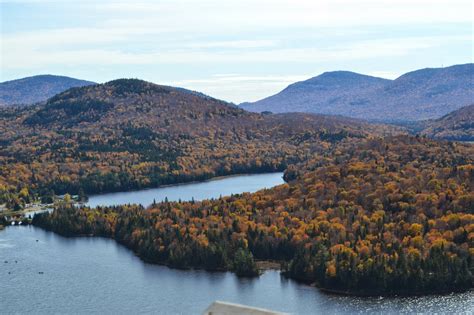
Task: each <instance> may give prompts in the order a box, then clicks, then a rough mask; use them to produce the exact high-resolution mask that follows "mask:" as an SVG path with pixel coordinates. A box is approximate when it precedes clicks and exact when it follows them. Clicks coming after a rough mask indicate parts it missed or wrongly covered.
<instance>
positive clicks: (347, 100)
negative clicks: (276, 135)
mask: <svg viewBox="0 0 474 315" xmlns="http://www.w3.org/2000/svg"><path fill="white" fill-rule="evenodd" d="M473 76H474V64H472V63H468V64H462V65H454V66H450V67H445V68H425V69H419V70H415V71H412V72H408V73H405V74H403V75H401V76H400V77H398V78H397V79H395V80H388V79H382V78H377V77H372V76H367V75H363V74H358V73H354V72H350V71H332V72H324V73H323V74H321V75H318V76H316V77H313V78H310V79H308V80H306V81H301V82H296V83H293V84H291V85H289V86H288V87H286V88H285V89H283V90H282V91H280V92H279V93H277V94H275V95H272V96H269V97H266V98H264V99H262V100H259V101H256V102H253V103H242V104H240V106H241V107H242V108H244V109H246V110H249V111H255V112H263V111H270V112H274V113H280V112H311V113H319V114H329V115H337V114H339V115H343V116H348V117H353V118H362V119H369V120H377V121H386V122H389V121H404V120H405V121H410V120H414V121H416V120H426V119H436V118H439V117H441V116H443V115H445V114H448V113H449V112H451V111H453V110H456V109H458V108H460V107H462V106H465V105H468V104H470V103H471V102H472V100H473V99H474V79H473ZM334 77H336V78H337V79H335V80H334V79H333V78H334ZM347 78H349V79H347ZM334 81H335V82H334Z"/></svg>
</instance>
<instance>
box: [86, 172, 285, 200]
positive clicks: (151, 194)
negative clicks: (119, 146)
mask: <svg viewBox="0 0 474 315" xmlns="http://www.w3.org/2000/svg"><path fill="white" fill-rule="evenodd" d="M283 183H284V181H283V173H281V172H278V173H267V174H253V175H238V176H229V177H222V178H218V179H213V180H208V181H204V182H199V183H188V184H181V185H172V186H165V187H160V188H151V189H143V190H138V191H128V192H118V193H109V194H102V195H94V196H90V197H89V201H88V202H87V205H88V206H91V207H96V206H100V205H102V206H113V205H121V204H127V203H140V204H142V205H144V206H147V205H150V204H152V203H153V200H156V202H159V201H163V200H165V198H168V200H169V201H178V200H179V199H181V200H191V199H193V198H194V199H195V200H203V199H210V198H219V196H228V195H231V194H237V193H242V192H255V191H257V190H260V189H263V188H270V187H273V186H276V185H280V184H283Z"/></svg>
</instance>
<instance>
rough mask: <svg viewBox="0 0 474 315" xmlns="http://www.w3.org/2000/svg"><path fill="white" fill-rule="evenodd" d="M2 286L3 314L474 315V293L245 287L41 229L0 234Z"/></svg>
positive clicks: (205, 189)
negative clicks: (401, 294) (264, 314)
mask: <svg viewBox="0 0 474 315" xmlns="http://www.w3.org/2000/svg"><path fill="white" fill-rule="evenodd" d="M281 182H282V180H281V173H279V174H266V175H250V176H236V177H230V178H225V179H220V180H215V181H209V182H204V183H194V184H187V185H179V186H172V187H171V186H170V187H164V188H159V189H149V190H144V191H137V192H131V193H130V192H127V193H119V194H107V195H102V196H95V197H92V198H91V201H90V202H91V203H93V204H94V202H95V204H101V203H105V202H107V204H113V203H114V202H120V200H123V199H122V198H125V197H123V196H129V197H133V198H135V199H133V200H131V201H129V202H140V203H143V204H148V203H150V198H151V201H152V200H153V198H156V200H157V201H158V200H160V198H164V197H165V196H167V197H168V199H170V200H176V199H179V198H182V199H183V200H184V199H190V198H192V197H194V198H195V199H196V200H199V199H202V198H209V197H216V198H217V197H218V196H219V195H221V194H222V195H226V194H230V193H239V192H243V191H254V190H257V189H259V188H263V187H270V185H272V186H273V185H276V184H279V183H281ZM221 188H222V189H221ZM181 192H182V194H181ZM120 195H122V196H120ZM105 196H108V197H105ZM139 196H142V197H143V198H144V199H143V200H141V199H139ZM177 196H178V197H177ZM179 196H181V197H179ZM137 198H138V199H137ZM0 279H1V280H0V281H1V282H0V283H1V286H0V310H1V311H0V313H2V314H3V313H7V314H8V313H43V314H46V313H47V314H50V313H61V314H64V313H75V314H77V313H101V314H102V313H107V314H123V313H154V314H200V313H201V312H202V311H203V310H204V309H206V307H207V306H208V305H209V304H210V303H212V302H213V301H215V300H223V301H229V302H234V303H241V304H247V305H251V306H257V307H264V308H269V309H273V310H277V311H283V312H289V313H295V314H318V313H320V314H354V313H361V312H368V313H380V312H383V313H397V314H398V313H427V314H431V313H461V312H465V313H470V312H472V310H474V292H472V291H471V292H467V293H462V294H450V295H434V296H426V297H411V298H396V297H395V298H379V297H375V298H358V297H346V296H337V295H329V294H325V293H322V292H321V291H319V290H318V289H316V288H313V287H310V286H307V285H303V284H299V283H297V282H295V281H292V280H288V279H285V278H284V277H281V276H280V274H279V273H278V271H267V272H265V273H264V274H263V275H262V276H261V277H259V278H255V279H239V278H238V277H236V276H235V275H234V274H232V273H229V272H214V273H211V272H206V271H199V270H188V271H183V270H176V269H170V268H168V267H164V266H158V265H151V264H147V263H144V262H142V261H141V260H140V259H139V258H138V257H136V256H135V255H134V254H133V253H132V252H131V251H130V250H128V249H126V248H124V247H123V246H121V245H118V244H117V243H116V242H115V241H114V240H110V239H104V238H97V237H92V238H64V237H62V236H59V235H56V234H54V233H51V232H47V231H44V230H41V229H39V228H36V227H33V226H13V227H7V228H6V229H5V230H3V231H0Z"/></svg>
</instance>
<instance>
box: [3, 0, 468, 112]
mask: <svg viewBox="0 0 474 315" xmlns="http://www.w3.org/2000/svg"><path fill="white" fill-rule="evenodd" d="M0 9H1V42H0V44H1V73H0V81H5V80H11V79H16V78H20V77H24V76H30V75H36V74H44V73H51V74H60V75H67V76H72V77H76V78H81V79H87V80H92V81H96V82H105V81H108V80H112V79H116V78H121V77H133V78H141V79H145V80H148V81H152V82H156V83H160V84H166V85H176V86H182V87H186V88H190V89H194V90H198V91H202V92H204V93H206V94H209V95H211V96H214V97H217V98H221V99H224V100H227V101H232V102H235V103H240V102H242V101H254V100H258V99H260V98H263V97H266V96H268V95H271V94H274V93H276V92H278V91H280V90H281V89H282V88H284V87H285V86H287V85H288V84H290V83H292V82H295V81H300V80H304V79H307V78H309V77H312V76H315V75H318V74H320V73H322V72H324V71H333V70H351V71H356V72H361V73H366V74H371V75H376V76H381V77H386V78H395V77H397V76H398V75H400V74H402V73H404V72H407V71H411V70H415V69H419V68H424V67H441V66H443V65H444V66H448V65H453V64H460V63H468V62H473V16H472V14H473V13H472V2H471V1H470V0H467V1H466V0H444V1H440V0H429V1H427V0H393V1H392V0H360V1H353V0H351V1H345V0H323V1H321V0H320V1H316V0H312V1H297V0H271V1H270V0H253V1H250V0H238V1H237V0H224V1H222V0H221V1H211V0H199V1H190V0H187V1H186V0H173V1H172V0H170V1H140V0H139V1H116V0H115V1H104V0H102V1H92V0H82V1H76V0H57V1H48V0H46V1H44V0H43V1H40V0H0Z"/></svg>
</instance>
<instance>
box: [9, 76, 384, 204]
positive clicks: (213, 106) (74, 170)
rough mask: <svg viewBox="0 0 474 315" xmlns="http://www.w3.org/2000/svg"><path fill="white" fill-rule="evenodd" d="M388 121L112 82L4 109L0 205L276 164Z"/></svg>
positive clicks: (380, 129) (294, 160)
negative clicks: (253, 106) (259, 108)
mask: <svg viewBox="0 0 474 315" xmlns="http://www.w3.org/2000/svg"><path fill="white" fill-rule="evenodd" d="M386 130H390V128H387V127H382V126H369V125H367V124H363V123H361V122H357V121H354V120H350V119H343V118H330V117H324V116H315V115H305V114H285V115H260V114H254V113H248V112H245V111H243V110H241V109H239V108H237V107H235V106H234V105H231V104H227V103H225V102H222V101H218V100H215V99H212V98H210V97H206V96H203V95H201V94H199V93H196V92H191V91H187V90H183V89H177V88H171V87H165V86H158V85H155V84H151V83H147V82H144V81H140V80H116V81H112V82H109V83H106V84H101V85H93V86H87V87H82V88H74V89H70V90H68V91H66V92H64V93H61V94H59V95H57V96H55V97H53V98H51V99H50V100H49V101H48V102H47V103H46V104H44V105H40V106H33V107H27V108H15V109H0V144H1V146H0V204H2V203H5V202H6V203H7V205H8V206H9V207H10V208H13V207H15V206H18V205H21V204H23V203H25V202H28V200H27V199H26V198H22V196H20V195H19V192H20V191H22V190H23V189H26V192H28V195H29V197H34V196H36V195H40V196H41V197H42V199H43V200H44V201H47V200H51V196H52V195H54V194H64V193H71V194H78V193H79V191H80V190H81V189H82V191H83V192H84V193H100V192H110V191H119V190H130V189H140V188H144V187H156V186H159V185H162V184H172V183H179V182H186V181H191V180H203V179H208V178H211V177H215V176H221V175H230V174H238V173H255V172H269V171H277V170H279V171H282V170H284V169H285V168H286V167H287V165H289V164H293V163H297V162H301V161H303V160H305V159H306V158H307V157H308V156H310V155H311V154H313V153H314V152H316V151H318V150H324V149H326V148H328V147H330V146H331V145H332V144H333V143H335V142H337V141H341V140H344V139H351V138H353V139H358V138H360V137H365V136H367V135H369V134H373V133H377V134H381V133H384V132H385V131H386Z"/></svg>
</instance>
